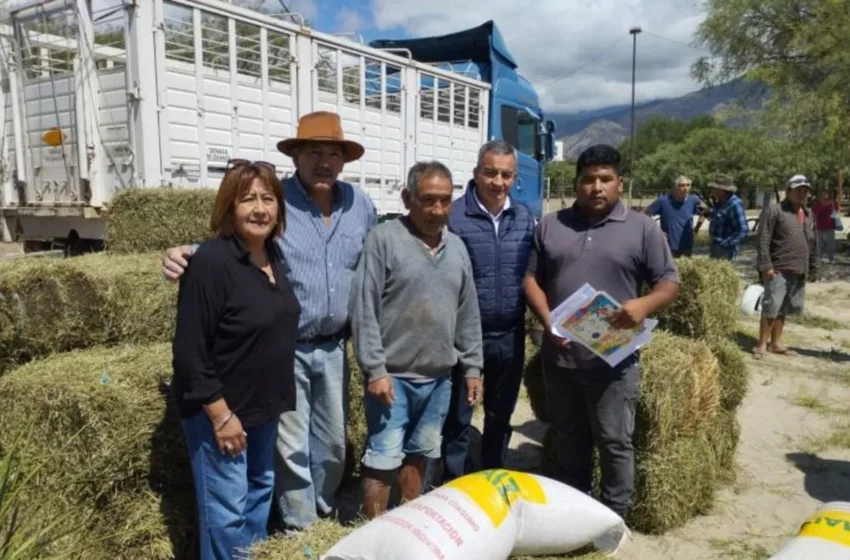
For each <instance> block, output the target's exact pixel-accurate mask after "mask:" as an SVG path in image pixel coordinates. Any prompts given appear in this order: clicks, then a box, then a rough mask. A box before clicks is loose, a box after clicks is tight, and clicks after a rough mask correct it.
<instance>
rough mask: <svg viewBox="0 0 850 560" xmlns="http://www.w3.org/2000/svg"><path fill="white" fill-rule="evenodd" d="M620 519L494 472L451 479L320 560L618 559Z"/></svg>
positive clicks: (550, 486)
mask: <svg viewBox="0 0 850 560" xmlns="http://www.w3.org/2000/svg"><path fill="white" fill-rule="evenodd" d="M627 535H628V530H627V529H626V526H625V523H624V522H623V520H622V518H620V517H619V516H618V515H617V514H615V513H614V512H613V511H611V510H610V509H608V508H606V507H605V506H603V505H602V504H600V503H599V502H597V501H596V500H594V499H593V498H591V497H590V496H587V495H585V494H582V493H581V492H578V491H577V490H574V489H573V488H570V487H569V486H566V485H565V484H561V483H559V482H556V481H554V480H551V479H548V478H545V477H542V476H538V475H532V474H527V473H521V472H515V471H507V470H491V471H482V472H479V473H475V474H470V475H467V476H464V477H461V478H458V479H457V480H454V481H452V482H450V483H448V484H446V485H444V486H441V487H440V488H437V489H436V490H433V491H431V492H429V493H428V494H425V495H424V496H421V497H420V498H418V499H416V500H414V501H412V502H409V503H407V504H404V505H402V506H400V507H397V508H395V509H393V510H391V511H388V512H387V513H385V514H384V515H382V516H380V517H378V518H377V519H374V520H372V521H370V522H369V523H368V524H366V525H364V526H362V527H360V528H359V529H357V530H356V531H354V532H353V533H351V534H349V535H348V536H347V537H345V538H344V539H342V540H341V541H339V542H338V543H337V544H336V545H335V546H334V547H333V548H331V549H330V550H329V551H328V552H327V553H326V554H325V555H323V556H322V560H398V559H399V558H404V559H405V560H467V559H469V558H475V559H476V560H505V559H507V558H508V557H509V556H510V555H512V554H520V553H522V554H563V553H566V552H571V551H573V550H577V549H579V548H582V547H584V546H587V545H588V544H594V545H595V546H596V547H597V548H598V549H600V550H603V551H608V552H611V553H615V552H616V551H617V550H618V549H619V547H620V545H621V544H622V542H623V541H624V540H625V538H626V537H627Z"/></svg>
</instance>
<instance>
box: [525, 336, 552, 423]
mask: <svg viewBox="0 0 850 560" xmlns="http://www.w3.org/2000/svg"><path fill="white" fill-rule="evenodd" d="M522 383H523V385H525V391H526V393H527V394H528V402H529V404H530V405H531V410H532V412H534V417H535V418H537V419H538V420H540V421H541V422H548V421H549V413H548V411H547V410H546V388H545V386H544V384H543V358H542V356H541V353H540V351H539V350H538V351H537V352H534V353H533V354H532V355H531V358H530V359H528V360H527V361H526V363H525V369H524V371H523V374H522Z"/></svg>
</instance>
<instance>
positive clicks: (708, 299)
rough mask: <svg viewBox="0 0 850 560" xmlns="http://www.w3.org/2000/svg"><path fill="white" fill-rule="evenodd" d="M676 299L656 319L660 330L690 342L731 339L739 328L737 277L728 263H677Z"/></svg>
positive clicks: (694, 260) (687, 260)
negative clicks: (695, 339)
mask: <svg viewBox="0 0 850 560" xmlns="http://www.w3.org/2000/svg"><path fill="white" fill-rule="evenodd" d="M676 267H677V268H678V271H679V281H680V286H679V296H678V297H677V298H676V300H675V301H674V302H673V303H672V304H670V306H669V307H667V308H666V309H665V310H664V311H662V312H661V313H660V314H659V315H658V317H657V318H658V320H659V323H660V324H659V327H660V328H662V329H664V330H667V331H669V332H671V333H673V334H677V335H680V336H688V337H691V338H702V337H711V338H715V337H717V338H723V337H730V336H732V334H733V333H734V332H735V329H736V326H737V324H738V317H739V314H740V312H739V310H738V299H739V288H740V286H739V284H740V280H739V278H738V273H737V272H736V271H735V268H734V267H733V266H732V265H731V264H730V263H729V262H727V261H725V260H722V259H709V258H704V257H696V258H681V259H677V260H676Z"/></svg>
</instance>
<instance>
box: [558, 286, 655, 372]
mask: <svg viewBox="0 0 850 560" xmlns="http://www.w3.org/2000/svg"><path fill="white" fill-rule="evenodd" d="M647 314H648V310H647V309H646V307H645V306H644V305H643V303H642V302H641V301H640V300H639V299H633V300H629V301H627V302H626V303H625V304H623V305H621V304H620V303H619V302H617V301H616V300H615V299H613V298H612V297H611V296H609V295H608V294H606V293H605V292H598V291H596V290H595V289H594V288H593V287H592V286H590V285H589V284H585V285H584V286H582V287H581V288H580V289H579V290H577V291H576V292H575V293H574V294H573V295H571V296H570V297H568V298H567V299H566V301H564V302H563V303H561V305H559V306H558V307H556V308H555V309H554V310H553V311H552V313H551V315H550V317H551V320H552V326H551V334H552V335H553V336H554V337H561V338H564V339H566V340H569V341H570V342H572V343H578V344H581V345H582V346H584V347H585V348H587V349H588V350H590V351H591V352H593V353H594V354H596V355H597V356H599V357H600V358H602V359H603V360H605V361H606V362H607V363H608V364H609V365H610V366H612V367H613V366H616V365H617V364H618V363H620V362H621V361H623V360H624V359H625V358H626V357H628V356H630V355H631V354H633V353H634V352H635V351H636V350H637V349H638V348H640V347H641V346H643V345H644V344H646V343H647V342H649V341H650V340H651V339H652V329H654V328H655V326H656V325H657V324H658V321H656V320H654V319H647V318H646V316H647Z"/></svg>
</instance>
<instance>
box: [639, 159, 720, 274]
mask: <svg viewBox="0 0 850 560" xmlns="http://www.w3.org/2000/svg"><path fill="white" fill-rule="evenodd" d="M705 209H706V208H705V205H704V204H703V203H702V201H701V200H700V199H699V197H698V196H697V195H695V194H691V180H690V179H689V178H688V177H685V176H684V175H680V176H679V177H677V178H676V181H675V182H674V183H673V190H672V191H671V192H670V194H665V195H661V196H659V197H658V198H656V199H655V200H654V201H653V202H652V204H650V205H649V206H647V207H646V210H644V212H645V213H646V215H647V216H661V231H663V232H664V234H665V235H666V236H667V244H668V245H670V251H671V252H672V253H673V256H674V257H675V258H679V257H690V256H691V253H692V252H693V250H694V215H698V216H699V221H698V222H697V227H700V226H701V225H702V223H703V222H704V221H705V218H704V217H703V212H704V211H705Z"/></svg>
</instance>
